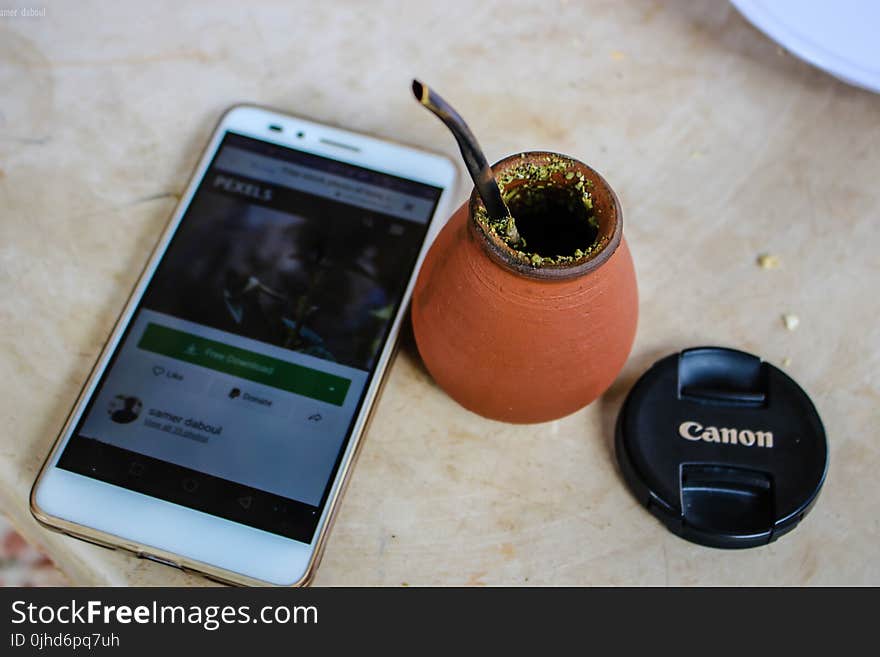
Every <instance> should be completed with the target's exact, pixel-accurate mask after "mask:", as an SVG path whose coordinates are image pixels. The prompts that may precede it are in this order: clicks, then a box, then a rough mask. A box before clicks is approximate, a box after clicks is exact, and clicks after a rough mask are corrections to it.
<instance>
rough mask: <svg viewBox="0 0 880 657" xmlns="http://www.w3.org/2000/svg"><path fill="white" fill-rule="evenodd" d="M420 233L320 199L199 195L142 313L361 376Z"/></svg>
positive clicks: (419, 228)
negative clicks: (268, 202) (284, 201)
mask: <svg viewBox="0 0 880 657" xmlns="http://www.w3.org/2000/svg"><path fill="white" fill-rule="evenodd" d="M285 210H286V208H285ZM425 230H426V226H425V225H423V224H420V223H418V222H414V221H407V220H403V219H398V218H394V217H390V216H384V215H380V214H377V213H375V212H371V211H369V210H363V209H360V208H357V207H354V206H347V205H343V204H338V203H332V202H330V201H327V200H324V199H314V200H312V201H311V202H309V203H304V204H298V205H297V207H292V208H290V210H289V211H280V210H278V209H275V208H272V207H267V206H265V205H258V204H255V203H254V202H253V199H244V198H236V197H235V196H233V195H227V194H220V193H215V192H211V191H203V192H201V193H200V194H199V195H198V196H197V198H196V199H195V200H194V202H193V204H192V205H191V207H190V209H189V211H188V212H187V216H186V217H185V219H184V221H183V222H182V223H181V225H180V228H179V229H178V231H177V234H176V235H175V237H174V240H173V243H172V246H171V248H169V250H168V252H167V254H166V257H165V259H164V260H163V262H162V264H161V266H160V267H159V268H158V270H157V271H156V274H155V276H154V279H153V281H152V284H151V285H150V288H149V291H148V293H147V294H146V295H145V297H144V305H145V306H146V307H147V308H150V309H152V310H156V311H159V312H163V313H166V314H169V315H173V316H176V317H180V318H182V319H186V320H189V321H192V322H196V323H199V324H204V325H207V326H211V327H214V328H217V329H221V330H224V331H229V332H230V333H235V334H238V335H242V336H245V337H248V338H252V339H255V340H259V341H262V342H267V343H270V344H273V345H277V346H280V347H283V348H286V349H291V350H294V351H297V352H301V353H305V354H309V355H311V356H315V357H318V358H322V359H325V360H330V361H334V362H339V363H342V364H344V365H348V366H351V367H356V368H359V369H362V370H369V369H371V367H372V365H373V363H374V361H375V358H376V356H377V353H378V351H379V349H380V347H381V344H382V341H383V338H384V335H385V333H386V330H387V328H388V325H389V323H390V321H391V320H392V318H393V316H394V311H395V309H396V307H397V304H398V303H399V300H400V297H401V296H402V294H403V287H404V286H405V283H406V280H407V274H408V271H409V269H410V268H411V266H412V263H413V261H414V260H415V257H416V256H417V254H418V250H419V247H420V245H421V241H422V239H423V236H424V232H425Z"/></svg>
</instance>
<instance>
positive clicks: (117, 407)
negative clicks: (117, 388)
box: [107, 395, 144, 424]
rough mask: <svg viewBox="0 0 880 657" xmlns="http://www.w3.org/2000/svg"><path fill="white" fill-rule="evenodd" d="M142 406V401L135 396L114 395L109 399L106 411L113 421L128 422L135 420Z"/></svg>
mask: <svg viewBox="0 0 880 657" xmlns="http://www.w3.org/2000/svg"><path fill="white" fill-rule="evenodd" d="M143 407H144V404H143V402H141V400H140V399H138V398H137V397H132V396H130V395H116V396H115V397H114V398H113V399H111V400H110V405H109V407H108V408H107V412H108V413H109V414H110V419H111V420H113V421H114V422H117V423H119V424H128V423H129V422H134V421H135V420H137V418H138V415H140V414H141V409H142V408H143Z"/></svg>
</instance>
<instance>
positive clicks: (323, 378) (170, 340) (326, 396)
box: [138, 322, 351, 406]
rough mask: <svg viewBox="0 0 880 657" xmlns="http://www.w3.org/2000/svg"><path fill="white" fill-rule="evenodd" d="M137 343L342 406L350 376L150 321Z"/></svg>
mask: <svg viewBox="0 0 880 657" xmlns="http://www.w3.org/2000/svg"><path fill="white" fill-rule="evenodd" d="M138 347H140V348H141V349H145V350H147V351H152V352H154V353H157V354H162V355H163V356H169V357H170V358H176V359H177V360H182V361H186V362H187V363H192V364H193V365H201V366H202V367H208V368H210V369H212V370H217V371H218V372H223V373H225V374H231V375H232V376H237V377H240V378H242V379H248V380H249V381H254V382H256V383H262V384H263V385H266V386H272V387H273V388H280V389H281V390H286V391H288V392H292V393H295V394H297V395H303V396H304V397H311V398H312V399H317V400H318V401H322V402H327V403H328V404H335V405H336V406H342V403H343V402H344V401H345V395H346V393H348V387H349V386H350V385H351V380H350V379H345V378H343V377H341V376H336V375H335V374H328V373H327V372H322V371H320V370H315V369H312V368H311V367H305V366H303V365H296V364H294V363H288V362H287V361H283V360H278V359H277V358H272V357H271V356H264V355H263V354H258V353H255V352H253V351H248V350H247V349H239V348H238V347H233V346H230V345H228V344H223V343H222V342H215V341H214V340H206V339H205V338H200V337H199V336H197V335H193V334H192V333H185V332H184V331H178V330H176V329H171V328H168V327H167V326H160V325H159V324H153V323H152V322H150V323H149V324H147V328H146V330H145V331H144V334H143V336H141V340H140V342H139V343H138Z"/></svg>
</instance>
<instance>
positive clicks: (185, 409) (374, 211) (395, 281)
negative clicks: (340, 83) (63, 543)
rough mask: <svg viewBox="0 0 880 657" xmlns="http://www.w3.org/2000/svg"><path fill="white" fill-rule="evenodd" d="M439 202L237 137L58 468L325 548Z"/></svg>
mask: <svg viewBox="0 0 880 657" xmlns="http://www.w3.org/2000/svg"><path fill="white" fill-rule="evenodd" d="M441 192H442V189H440V188H438V187H434V186H431V185H427V184H423V183H420V182H415V181H412V180H407V179H404V178H399V177H396V176H392V175H388V174H385V173H380V172H377V171H373V170H370V169H366V168H363V167H359V166H354V165H351V164H346V163H342V162H339V161H337V160H331V159H328V158H324V157H321V156H317V155H313V154H310V153H305V152H302V151H297V150H294V149H291V148H286V147H282V146H277V145H274V144H270V143H267V142H264V141H259V140H256V139H252V138H249V137H245V136H243V135H239V134H235V133H231V132H227V133H226V134H225V136H224V138H223V141H222V143H221V145H220V147H219V149H218V150H217V153H216V154H215V156H214V158H213V161H212V162H211V164H210V166H209V168H208V169H207V171H206V173H205V176H204V178H203V179H202V181H201V183H200V185H199V188H198V190H197V191H196V193H195V195H194V196H193V198H192V201H191V203H190V204H189V206H188V208H187V210H186V212H185V214H184V216H183V219H182V220H181V221H180V223H179V225H178V227H177V228H176V230H175V233H174V235H173V237H172V239H171V241H170V243H169V246H168V248H167V250H166V252H165V254H164V256H163V258H162V259H161V261H160V262H159V264H158V266H157V267H156V269H155V270H154V271H153V273H152V275H151V278H150V281H149V284H148V286H147V288H146V291H145V293H144V295H143V297H142V299H141V301H140V303H139V305H138V307H137V309H136V310H135V312H134V314H133V316H132V319H131V322H130V323H129V325H128V327H127V329H126V331H125V333H124V335H123V336H122V338H121V340H120V342H119V344H118V346H117V348H116V351H115V353H114V354H113V356H112V358H111V360H110V363H109V365H108V367H107V368H106V370H105V371H104V374H103V376H102V378H101V380H100V381H99V382H98V385H97V388H96V389H95V392H94V394H93V395H92V397H91V399H90V401H89V403H88V405H87V407H86V409H85V412H84V413H83V415H82V417H81V419H80V421H79V422H78V424H77V426H76V427H75V428H74V430H73V435H72V437H71V439H70V440H69V442H68V444H67V445H66V447H65V449H64V451H63V452H62V454H61V456H60V459H59V461H58V466H59V467H61V468H63V469H66V470H69V471H72V472H76V473H79V474H82V475H86V476H88V477H92V478H95V479H99V480H101V481H105V482H108V483H111V484H114V485H117V486H121V487H124V488H127V489H130V490H134V491H137V492H140V493H144V494H147V495H150V496H153V497H157V498H160V499H163V500H167V501H170V502H173V503H176V504H180V505H183V506H186V507H190V508H193V509H197V510H200V511H204V512H206V513H210V514H212V515H215V516H220V517H222V518H226V519H228V520H232V521H234V522H238V523H242V524H245V525H249V526H252V527H256V528H259V529H262V530H265V531H269V532H273V533H275V534H280V535H282V536H286V537H289V538H293V539H295V540H298V541H303V542H310V541H311V539H312V537H313V535H314V532H315V529H316V527H317V524H318V521H319V519H320V516H321V511H322V508H323V505H324V503H325V501H326V499H327V496H328V493H329V491H330V487H331V484H332V482H333V478H334V474H335V472H336V470H337V468H338V467H339V463H340V460H341V457H342V454H343V452H344V450H345V447H346V444H347V441H348V438H349V436H350V434H351V431H352V428H353V425H354V422H355V419H356V417H357V412H358V410H359V408H360V405H361V403H362V402H363V398H364V393H365V391H366V389H367V387H368V385H369V383H370V380H371V377H372V376H373V374H374V372H375V369H376V364H377V359H378V358H379V355H380V353H381V351H382V347H383V346H384V343H385V341H386V339H387V337H388V334H389V332H390V330H391V324H392V322H393V320H394V317H395V316H396V313H397V311H398V309H399V306H400V303H401V300H402V298H403V295H404V293H405V290H406V286H407V283H408V281H409V277H410V275H411V273H412V270H413V268H414V266H415V263H416V261H417V259H418V254H419V252H420V249H421V247H422V244H423V242H424V240H425V237H426V234H427V230H428V224H429V221H430V219H431V217H432V215H433V213H434V209H435V207H436V205H437V203H438V201H439V198H440V194H441Z"/></svg>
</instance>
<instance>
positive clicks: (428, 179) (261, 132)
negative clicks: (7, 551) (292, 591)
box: [30, 105, 456, 586]
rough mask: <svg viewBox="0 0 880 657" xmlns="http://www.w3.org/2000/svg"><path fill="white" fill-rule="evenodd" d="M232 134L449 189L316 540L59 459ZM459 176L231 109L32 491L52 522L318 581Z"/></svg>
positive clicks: (154, 554)
mask: <svg viewBox="0 0 880 657" xmlns="http://www.w3.org/2000/svg"><path fill="white" fill-rule="evenodd" d="M270 126H274V127H270ZM276 128H280V130H277V129H276ZM227 131H232V132H235V133H238V134H242V135H245V136H248V137H253V138H255V139H259V140H262V141H266V142H269V143H272V144H276V145H280V146H287V147H291V148H295V149H297V150H301V151H305V152H309V153H313V154H315V155H320V156H323V157H329V158H332V159H335V160H338V161H340V162H346V163H350V164H355V165H359V166H363V167H367V168H370V169H374V170H377V171H381V172H384V173H388V174H392V175H396V176H401V177H404V178H408V179H410V180H415V181H418V182H423V183H426V184H429V185H434V186H436V187H440V188H441V189H442V193H441V196H440V199H439V201H438V203H437V207H436V209H435V212H434V215H433V216H432V218H431V221H430V224H429V229H428V234H427V237H426V239H425V242H424V244H423V245H422V248H421V250H420V253H419V256H418V259H417V261H416V266H415V268H414V270H413V273H412V274H411V275H410V279H409V281H408V283H407V286H406V291H405V293H404V297H403V300H402V302H401V304H400V307H399V309H398V312H397V314H396V315H395V317H394V321H393V323H392V326H391V330H390V332H389V335H388V339H387V340H386V342H385V344H384V345H383V348H382V352H381V354H380V357H379V359H378V360H377V365H376V371H375V373H374V375H373V376H372V377H371V380H370V383H369V385H368V387H367V390H366V393H365V394H364V398H363V402H362V404H361V406H360V408H359V409H358V411H357V417H356V421H355V422H354V424H353V427H352V431H351V435H350V437H349V439H348V443H347V445H346V448H345V451H344V454H343V458H342V460H341V462H340V466H339V468H338V470H337V472H336V475H335V477H334V480H333V484H332V487H331V489H330V493H329V495H328V496H327V501H326V503H325V505H324V508H323V510H322V514H321V518H320V521H319V523H318V527H317V529H316V531H315V534H314V536H313V538H312V541H311V543H309V544H306V543H302V542H299V541H295V540H293V539H288V538H285V537H282V536H279V535H277V534H272V533H270V532H266V531H263V530H259V529H256V528H253V527H248V526H246V525H241V524H238V523H235V522H233V521H230V520H225V519H223V518H219V517H217V516H213V515H210V514H207V513H204V512H201V511H196V510H194V509H189V508H187V507H183V506H179V505H176V504H173V503H171V502H166V501H164V500H161V499H159V498H155V497H150V496H147V495H143V494H141V493H136V492H134V491H131V490H128V489H125V488H121V487H118V486H114V485H112V484H108V483H105V482H102V481H100V480H97V479H92V478H90V477H87V476H85V475H80V474H76V473H74V472H70V471H68V470H63V469H61V468H58V467H57V465H56V464H57V461H58V459H59V457H60V455H61V452H62V451H63V449H64V447H65V446H66V445H67V442H68V440H69V439H70V437H71V434H72V431H73V429H74V428H75V427H76V426H77V424H78V422H79V420H80V417H81V415H82V413H83V411H84V409H85V407H86V405H87V402H88V400H89V399H90V398H91V396H92V395H93V394H95V392H96V388H97V384H98V382H99V381H100V379H101V377H102V375H103V373H104V371H105V369H106V367H107V365H108V363H109V361H110V359H111V356H112V354H113V353H114V351H115V350H116V348H117V347H118V346H119V341H120V339H121V337H122V335H123V333H124V331H125V329H126V327H127V326H128V324H129V322H130V321H131V320H132V318H133V315H134V312H135V309H136V308H137V306H138V304H139V303H140V300H141V298H142V296H143V294H144V291H145V290H146V287H147V284H148V283H149V280H150V278H151V276H152V274H153V272H154V271H155V269H156V267H157V266H158V264H159V262H160V261H161V259H162V257H163V256H164V254H165V251H166V250H167V248H168V245H169V243H170V241H171V237H172V236H173V234H174V232H175V230H176V228H177V226H178V225H179V223H180V221H181V220H182V218H183V216H184V214H185V212H186V209H187V208H188V207H189V204H190V203H191V201H192V199H193V196H194V195H195V192H196V190H197V189H198V188H199V186H200V184H201V182H202V179H203V178H204V175H205V173H206V171H207V169H208V167H209V165H210V163H211V161H212V160H213V157H214V155H215V154H216V151H217V149H218V148H219V146H220V143H221V142H222V140H223V137H224V135H225V134H226V132H227ZM455 178H456V169H455V166H454V165H453V164H452V162H451V161H450V160H449V159H448V158H446V157H444V156H441V155H437V154H434V153H429V152H426V151H422V150H420V149H417V148H414V147H411V146H406V145H402V144H397V143H395V142H390V141H387V140H383V139H377V138H375V137H371V136H368V135H364V134H360V133H355V132H352V131H349V130H344V129H341V128H336V127H332V126H328V125H325V124H320V123H316V122H313V121H310V120H307V119H303V118H299V117H296V116H292V115H289V114H284V113H280V112H276V111H274V110H271V109H267V108H263V107H258V106H254V105H237V106H234V107H232V108H230V109H229V110H228V111H227V112H226V113H225V114H224V115H223V117H222V118H221V119H220V121H219V123H218V125H217V127H216V129H215V130H214V132H213V134H212V136H211V139H210V140H209V142H208V144H207V146H206V147H205V150H204V151H203V153H202V155H201V157H200V158H199V163H198V165H197V166H196V169H195V171H194V173H193V175H192V177H191V179H190V181H189V183H188V185H187V189H186V191H185V193H184V194H183V196H182V197H181V199H180V202H179V203H178V204H177V207H176V208H175V210H174V212H173V213H172V215H171V218H170V220H169V222H168V225H167V226H166V228H165V230H164V231H163V233H162V235H161V237H160V239H159V241H158V243H157V245H156V247H155V249H154V251H153V253H152V255H151V256H150V259H149V261H148V262H147V265H146V266H145V268H144V271H143V272H142V273H141V276H140V278H139V279H138V282H137V284H136V285H135V288H134V290H133V291H132V293H131V296H130V297H129V299H128V301H127V303H126V305H125V308H124V309H123V311H122V313H121V315H120V317H119V319H118V320H117V322H116V325H115V326H114V329H113V331H112V333H111V335H110V337H109V339H108V341H107V343H106V344H105V346H104V349H103V350H102V352H101V355H100V356H99V358H98V360H97V361H96V363H95V366H94V367H93V369H92V372H91V373H90V375H89V377H88V379H87V381H86V383H85V384H84V386H83V389H82V391H81V392H80V395H79V397H78V399H77V401H76V404H75V405H74V407H73V408H72V410H71V412H70V415H69V416H68V418H67V421H66V422H65V424H64V427H63V428H62V430H61V432H60V434H59V436H58V438H57V439H56V441H55V444H54V445H53V448H52V450H51V452H50V453H49V455H48V457H47V458H46V461H45V462H44V464H43V467H42V468H41V470H40V473H39V474H38V476H37V479H36V481H35V482H34V486H33V488H32V490H31V496H30V507H31V512H32V513H33V515H34V517H35V518H36V519H37V520H38V521H39V522H40V523H41V524H43V525H45V526H47V527H49V528H51V529H55V530H59V531H62V532H64V533H67V534H70V535H73V536H75V537H77V538H83V539H85V540H88V541H91V542H95V543H98V544H101V545H105V546H107V547H114V548H116V547H118V548H122V549H126V550H129V551H132V552H134V553H136V554H138V555H139V556H146V557H150V558H154V559H159V560H161V561H163V562H165V563H170V564H171V565H176V566H179V567H181V568H184V569H187V570H192V571H195V572H199V573H202V574H204V575H207V576H209V577H212V578H214V579H217V580H220V581H223V582H227V583H235V584H258V585H260V584H262V585H264V584H275V585H284V586H296V585H302V584H306V583H308V581H309V580H310V579H311V577H312V576H313V574H314V570H315V568H316V566H317V563H318V562H319V560H320V556H321V552H322V550H323V546H324V544H325V539H326V535H327V532H328V530H329V528H330V525H331V524H332V518H333V515H334V512H335V510H336V508H337V506H338V502H339V499H340V497H341V493H342V492H343V489H344V485H345V483H346V481H347V479H348V475H349V473H350V471H351V466H352V464H353V461H354V458H355V457H356V454H357V451H358V448H359V446H360V443H361V438H362V436H363V434H364V433H365V431H366V428H367V426H368V422H369V418H370V415H371V411H372V409H373V407H374V406H375V400H376V398H377V397H378V394H379V392H380V390H381V387H382V385H383V383H384V379H385V374H386V371H387V367H388V364H389V362H390V360H391V356H392V354H393V351H394V347H395V344H396V340H397V335H398V333H399V330H400V324H401V321H402V319H403V315H404V313H405V312H406V310H407V308H408V304H409V299H410V296H411V294H412V288H413V286H414V283H415V273H416V272H417V271H418V269H419V267H420V266H421V263H422V261H423V260H424V257H425V254H426V252H427V249H428V248H429V246H430V244H431V242H432V241H433V239H434V237H435V236H436V234H437V232H438V231H439V229H440V228H441V227H442V224H443V222H442V221H438V217H443V218H445V217H448V215H449V204H450V200H451V197H452V195H453V193H454V191H455V190H454V185H455ZM179 527H186V528H187V530H188V531H187V532H185V533H175V529H176V528H179Z"/></svg>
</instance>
